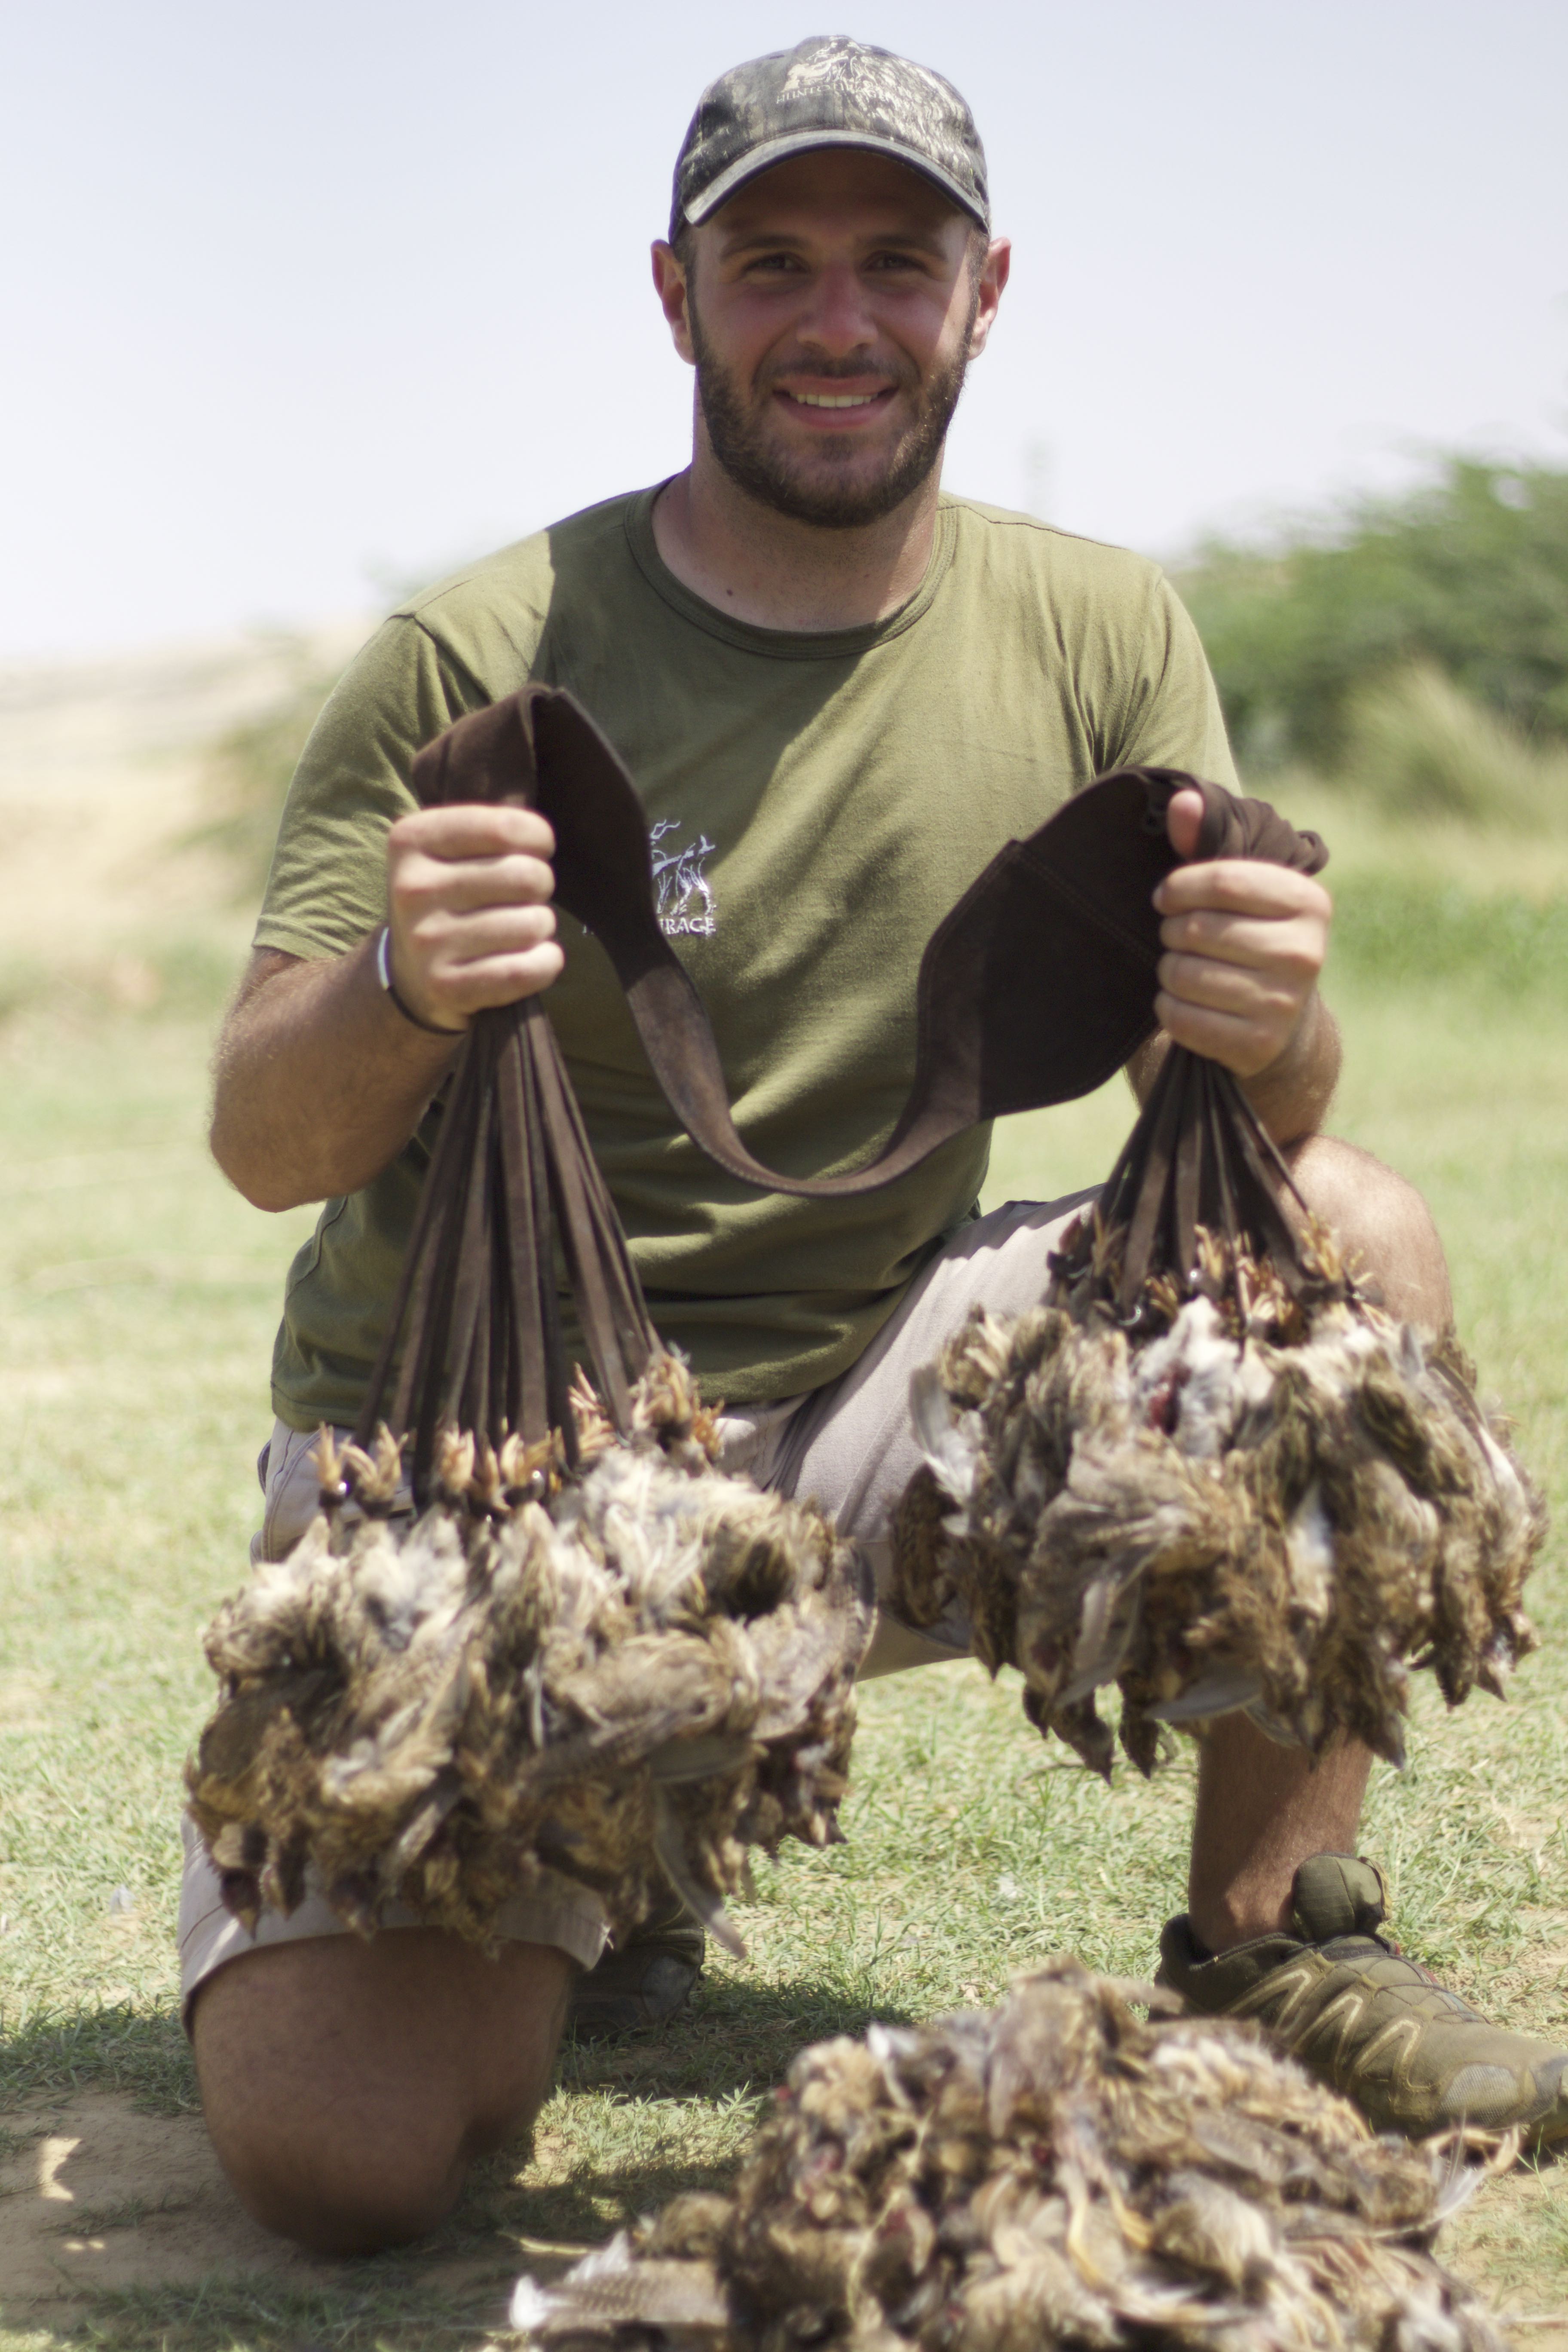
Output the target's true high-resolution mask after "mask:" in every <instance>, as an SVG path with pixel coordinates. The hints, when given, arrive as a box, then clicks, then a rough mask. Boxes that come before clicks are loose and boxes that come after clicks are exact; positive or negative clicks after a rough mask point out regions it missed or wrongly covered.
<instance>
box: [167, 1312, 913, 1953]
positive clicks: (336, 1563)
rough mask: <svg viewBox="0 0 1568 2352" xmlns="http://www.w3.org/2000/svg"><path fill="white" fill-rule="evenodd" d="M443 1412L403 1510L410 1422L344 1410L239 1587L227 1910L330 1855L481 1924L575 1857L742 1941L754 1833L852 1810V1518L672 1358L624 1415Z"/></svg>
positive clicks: (203, 1769)
mask: <svg viewBox="0 0 1568 2352" xmlns="http://www.w3.org/2000/svg"><path fill="white" fill-rule="evenodd" d="M574 1407H575V1414H576V1435H577V1452H578V1455H579V1460H578V1463H577V1465H576V1466H575V1468H574V1469H573V1470H571V1471H568V1470H567V1467H566V1465H565V1463H564V1460H563V1453H562V1448H561V1444H560V1440H559V1435H557V1436H556V1437H555V1438H553V1439H550V1440H544V1441H541V1442H540V1443H538V1444H534V1445H532V1446H524V1445H523V1444H521V1441H520V1440H518V1439H515V1438H514V1439H509V1440H508V1441H507V1442H506V1443H505V1444H502V1445H501V1446H500V1448H499V1449H497V1448H494V1447H492V1446H491V1445H489V1444H488V1443H487V1442H486V1441H484V1440H483V1439H480V1440H479V1441H478V1442H477V1443H476V1441H475V1440H474V1439H473V1438H472V1437H469V1436H460V1435H458V1434H456V1433H448V1434H447V1436H446V1438H445V1439H444V1441H443V1444H442V1447H441V1450H440V1454H439V1460H438V1488H439V1491H438V1494H437V1498H436V1500H435V1501H434V1503H433V1505H432V1507H430V1508H429V1509H427V1510H426V1511H425V1512H424V1513H423V1514H422V1515H421V1516H420V1517H417V1518H416V1519H415V1520H414V1522H413V1524H412V1526H410V1525H409V1524H408V1521H407V1518H406V1517H405V1516H404V1517H399V1516H397V1513H398V1506H399V1503H400V1502H401V1503H402V1505H403V1507H404V1511H405V1512H406V1505H407V1496H406V1489H405V1488H403V1489H402V1490H401V1491H400V1482H401V1479H402V1473H403V1463H402V1457H401V1450H400V1448H399V1447H398V1446H397V1445H396V1444H395V1443H394V1442H393V1441H392V1440H391V1439H390V1438H388V1437H387V1436H386V1435H385V1434H384V1433H383V1438H382V1442H381V1444H380V1446H379V1448H378V1449H377V1451H376V1453H375V1454H374V1456H373V1455H371V1454H367V1453H366V1452H364V1451H362V1450H361V1449H360V1448H358V1447H355V1446H352V1445H351V1446H346V1447H342V1448H339V1447H337V1446H336V1445H334V1444H333V1442H332V1440H331V1436H330V1434H329V1433H323V1438H322V1441H321V1453H320V1454H319V1466H320V1470H321V1486H322V1494H323V1502H324V1506H325V1507H324V1508H323V1511H322V1513H321V1516H320V1517H318V1518H317V1519H316V1520H315V1522H314V1523H313V1525H312V1526H311V1528H310V1530H309V1531H308V1533H307V1534H306V1535H305V1536H304V1538H302V1539H301V1541H300V1543H299V1544H298V1545H297V1546H296V1548H295V1549H294V1550H293V1551H292V1552H291V1553H290V1555H289V1558H288V1559H285V1560H283V1561H281V1562H279V1563H278V1564H277V1565H267V1566H263V1567H262V1568H260V1569H259V1570H258V1572H257V1573H256V1574H255V1575H254V1576H253V1578H252V1580H251V1581H250V1582H249V1584H248V1585H247V1587H246V1588H245V1589H244V1591H241V1592H240V1593H239V1594H237V1596H236V1598H234V1599H233V1600H231V1601H228V1602H227V1603H226V1606H225V1607H224V1608H223V1609H222V1610H221V1611H220V1612H219V1614H218V1616H217V1617H216V1620H215V1621H214V1622H213V1624H212V1626H211V1628H210V1629H209V1631H208V1633H207V1635H206V1643H205V1646H206V1654H207V1658H208V1661H209V1663H210V1664H211V1665H212V1668H213V1670H214V1672H215V1673H216V1675H217V1676H218V1678H219V1681H220V1683H221V1685H222V1693H223V1695H222V1698H221V1701H220V1704H219V1706H218V1708H217V1711H216V1714H215V1716H214V1717H213V1718H212V1720H211V1721H210V1723H209V1724H208V1726H207V1727H206V1730H205V1733H204V1735H203V1737H202V1739H201V1741H200V1744H199V1746H198V1748H197V1750H196V1752H195V1755H194V1756H193V1758H192V1759H191V1761H190V1764H189V1765H188V1767H187V1771H186V1782H187V1787H188V1789H189V1791H190V1798H191V1811H192V1813H193V1815H194V1817H195V1822H196V1825H197V1827H198V1828H199V1830H200V1831H201V1832H202V1834H203V1836H204V1838H205V1842H206V1844H207V1847H208V1850H209V1852H210V1853H211V1855H212V1858H213V1861H214V1863H215V1864H216V1867H217V1869H218V1871H219V1873H220V1874H221V1877H222V1881H223V1888H224V1895H225V1899H226V1902H227V1903H228V1905H229V1906H230V1908H231V1909H233V1910H234V1911H236V1912H237V1914H238V1915H239V1916H241V1917H243V1918H245V1919H246V1920H247V1922H248V1923H249V1924H251V1925H254V1923H255V1920H256V1917H257V1916H258V1912H259V1910H260V1908H261V1906H263V1905H267V1906H273V1907H275V1908H277V1909H279V1910H281V1911H284V1912H288V1911H291V1910H292V1909H294V1907H295V1906H297V1905H298V1904H299V1902H300V1899H301V1897H302V1896H303V1895H304V1893H305V1891H306V1884H307V1872H308V1871H309V1872H310V1874H311V1876H312V1880H313V1884H314V1885H316V1886H318V1887H319V1889H320V1891H321V1893H322V1894H324V1895H325V1896H326V1897H327V1900H328V1901H329V1902H330V1903H331V1906H332V1907H333V1909H334V1910H335V1912H336V1913H337V1914H338V1916H340V1917H341V1918H342V1919H343V1920H344V1921H345V1923H346V1924H348V1925H349V1926H351V1927H354V1928H356V1929H358V1930H360V1931H361V1932H363V1933H366V1934H368V1933H370V1932H371V1931H372V1930H374V1927H376V1925H377V1924H378V1922H379V1921H380V1919H381V1918H382V1917H383V1916H384V1912H385V1909H386V1906H387V1905H388V1904H389V1903H391V1902H392V1901H394V1900H401V1901H403V1902H405V1903H406V1904H408V1905H409V1906H411V1907H412V1908H413V1909H414V1910H415V1911H416V1913H417V1915H418V1916H420V1917H421V1918H423V1919H425V1920H426V1921H427V1922H429V1923H430V1924H432V1925H434V1926H437V1927H449V1928H453V1929H456V1930H457V1931H458V1932H459V1933H461V1934H463V1935H465V1936H468V1937H472V1938H474V1939H475V1940H477V1941H479V1942H481V1943H487V1942H489V1940H490V1939H491V1937H492V1936H493V1934H494V1923H495V1918H496V1914H497V1912H498V1911H499V1909H500V1906H501V1905H502V1904H503V1903H504V1902H506V1901H507V1899H508V1898H509V1897H510V1896H512V1895H518V1894H528V1893H530V1892H537V1891H545V1892H549V1891H552V1890H553V1891H557V1892H558V1891H559V1887H560V1882H561V1880H562V1879H565V1880H568V1881H570V1882H572V1883H573V1884H574V1885H579V1886H587V1887H589V1888H591V1889H593V1890H594V1891H595V1893H596V1894H598V1895H600V1896H601V1897H602V1898H603V1900H604V1902H605V1907H606V1911H607V1913H608V1915H609V1917H610V1920H611V1924H612V1926H614V1927H626V1926H628V1925H630V1924H632V1923H634V1922H635V1921H636V1920H637V1918H639V1917H641V1916H645V1914H646V1913H647V1910H648V1909H649V1908H650V1907H651V1906H652V1905H653V1903H654V1902H655V1901H656V1900H658V1899H660V1898H663V1899H668V1887H669V1885H674V1886H675V1888H676V1889H677V1891H678V1892H679V1894H681V1895H683V1896H684V1897H685V1899H686V1900H687V1902H688V1903H689V1906H691V1907H692V1908H693V1909H694V1910H696V1911H697V1913H698V1915H699V1916H701V1917H702V1918H704V1919H705V1920H706V1921H707V1923H708V1924H709V1925H710V1927H712V1928H713V1930H714V1931H715V1932H716V1933H717V1934H718V1935H719V1936H720V1937H721V1938H722V1939H724V1940H726V1941H727V1942H728V1943H729V1944H730V1946H731V1948H739V1947H738V1941H737V1939H736V1937H735V1936H734V1931H733V1929H732V1928H731V1927H730V1924H729V1922H728V1920H727V1918H726V1916H725V1915H724V1912H723V1909H722V1902H723V1897H724V1896H725V1895H727V1894H731V1893H733V1892H734V1891H735V1890H736V1888H737V1887H739V1886H741V1885H743V1884H744V1881H745V1853H746V1849H747V1848H748V1847H749V1846H752V1845H760V1846H762V1847H763V1848H764V1849H765V1850H767V1851H769V1852H771V1851H772V1850H773V1848H774V1847H775V1846H776V1845H777V1843H778V1842H779V1841H780V1839H781V1838H783V1837H785V1836H791V1837H795V1838H800V1839H804V1840H805V1842H806V1843H810V1844H814V1845H821V1844H826V1843H831V1842H833V1841H834V1840H835V1839H836V1838H837V1835H838V1832H837V1819H836V1817H837V1805H838V1801H839V1799H840V1798H841V1796H842V1795H843V1793H844V1790H845V1785H846V1781H845V1774H846V1770H847V1762H848V1754H849V1744H850V1737H851V1733H852V1730H853V1725H854V1696H853V1683H854V1676H855V1671H856V1667H857V1665H858V1662H859V1657H860V1654H861V1652H862V1650H863V1648H864V1646H865V1643H866V1640H867V1638H868V1633H869V1627H870V1617H871V1601H870V1596H869V1593H868V1590H867V1589H866V1585H865V1571H864V1570H863V1567H862V1566H861V1564H860V1562H859V1561H858V1559H857V1557H856V1556H855V1555H854V1554H853V1553H852V1552H851V1551H850V1550H849V1549H848V1548H847V1546H845V1545H842V1544H840V1543H839V1542H838V1541H837V1538H836V1537H835V1535H834V1532H833V1529H832V1528H831V1526H830V1524H829V1523H827V1522H826V1521H825V1520H824V1519H823V1518H822V1517H820V1516H819V1515H818V1514H816V1512H814V1511H812V1510H809V1509H807V1508H805V1507H803V1506H801V1505H798V1504H795V1503H792V1502H788V1501H785V1500H782V1499H780V1498H778V1497H776V1496H769V1495H764V1494H763V1493H761V1492H760V1491H759V1490H758V1489H757V1488H756V1487H754V1486H752V1485H751V1484H750V1483H749V1482H747V1481H744V1480H742V1479H737V1478H733V1477H730V1476H727V1475H723V1474H721V1472H719V1471H718V1470H716V1469H715V1468H714V1466H713V1455H714V1453H715V1450H716V1444H715V1432H714V1426H713V1423H712V1419H711V1416H710V1415H709V1414H708V1413H707V1412H705V1410H704V1409H703V1408H702V1406H701V1405H700V1402H699V1399H698V1396H697V1391H696V1389H695V1386H694V1383H693V1382H692V1381H691V1378H690V1376H689V1373H688V1372H687V1370H686V1369H685V1367H684V1366H683V1365H682V1364H681V1363H680V1362H679V1360H678V1359H675V1358H672V1357H669V1356H666V1355H659V1356H658V1357H656V1358H655V1360H654V1361H653V1363H652V1364H651V1365H650V1367H649V1369H648V1370H647V1372H646V1373H645V1374H644V1376H643V1378H642V1380H641V1381H639V1382H638V1383H637V1387H636V1389H635V1390H634V1391H633V1396H632V1411H631V1415H630V1425H629V1430H628V1433H627V1435H626V1437H625V1438H619V1437H617V1436H616V1434H615V1433H614V1432H613V1431H612V1429H611V1428H610V1426H609V1423H608V1422H607V1421H606V1420H605V1417H604V1416H603V1414H602V1413H600V1412H598V1411H597V1409H596V1407H595V1404H594V1402H593V1400H592V1397H591V1394H588V1393H585V1392H584V1391H583V1390H581V1389H580V1390H579V1391H578V1393H577V1395H576V1397H575V1398H574Z"/></svg>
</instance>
